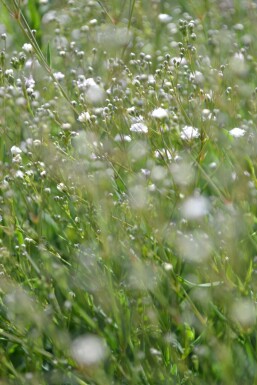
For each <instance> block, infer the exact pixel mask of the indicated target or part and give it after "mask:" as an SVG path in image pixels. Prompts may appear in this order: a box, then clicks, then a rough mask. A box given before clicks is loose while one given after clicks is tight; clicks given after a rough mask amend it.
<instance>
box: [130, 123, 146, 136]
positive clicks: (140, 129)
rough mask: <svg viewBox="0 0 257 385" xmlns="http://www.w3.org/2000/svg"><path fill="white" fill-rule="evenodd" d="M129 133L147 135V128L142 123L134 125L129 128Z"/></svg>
mask: <svg viewBox="0 0 257 385" xmlns="http://www.w3.org/2000/svg"><path fill="white" fill-rule="evenodd" d="M130 131H131V132H139V133H143V134H147V133H148V127H147V126H146V125H145V124H144V123H134V124H132V125H131V127H130Z"/></svg>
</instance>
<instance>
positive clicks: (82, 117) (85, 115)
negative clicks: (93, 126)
mask: <svg viewBox="0 0 257 385" xmlns="http://www.w3.org/2000/svg"><path fill="white" fill-rule="evenodd" d="M78 121H79V122H81V123H85V122H88V121H90V114H89V112H88V111H85V112H82V113H81V114H80V115H79V117H78Z"/></svg>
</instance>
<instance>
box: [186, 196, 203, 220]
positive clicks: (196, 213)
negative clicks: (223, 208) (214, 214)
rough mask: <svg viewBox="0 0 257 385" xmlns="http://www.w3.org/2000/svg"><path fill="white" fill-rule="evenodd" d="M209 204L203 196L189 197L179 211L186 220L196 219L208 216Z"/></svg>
mask: <svg viewBox="0 0 257 385" xmlns="http://www.w3.org/2000/svg"><path fill="white" fill-rule="evenodd" d="M209 208H210V204H209V201H208V199H207V198H205V197H203V196H195V197H194V196H191V197H189V198H188V199H187V200H186V201H185V202H184V203H183V205H182V207H181V211H182V214H183V216H184V217H185V218H187V219H197V218H201V217H203V216H205V215H207V214H208V212H209Z"/></svg>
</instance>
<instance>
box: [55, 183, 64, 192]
mask: <svg viewBox="0 0 257 385" xmlns="http://www.w3.org/2000/svg"><path fill="white" fill-rule="evenodd" d="M65 189H66V186H65V184H64V183H62V182H61V183H59V184H58V185H57V190H59V191H61V192H63V191H64V190H65Z"/></svg>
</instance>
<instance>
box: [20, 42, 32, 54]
mask: <svg viewBox="0 0 257 385" xmlns="http://www.w3.org/2000/svg"><path fill="white" fill-rule="evenodd" d="M22 49H23V51H25V52H27V53H31V52H32V51H33V47H32V45H31V44H30V43H25V44H23V46H22Z"/></svg>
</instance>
